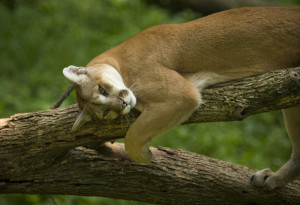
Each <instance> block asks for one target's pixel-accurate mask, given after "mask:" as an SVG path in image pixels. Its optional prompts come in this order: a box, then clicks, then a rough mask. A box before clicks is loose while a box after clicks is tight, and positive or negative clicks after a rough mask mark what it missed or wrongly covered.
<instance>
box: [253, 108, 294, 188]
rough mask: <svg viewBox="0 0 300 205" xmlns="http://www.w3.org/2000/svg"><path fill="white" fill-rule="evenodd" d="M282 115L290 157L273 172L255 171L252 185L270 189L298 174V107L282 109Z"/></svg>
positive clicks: (265, 170) (283, 183)
mask: <svg viewBox="0 0 300 205" xmlns="http://www.w3.org/2000/svg"><path fill="white" fill-rule="evenodd" d="M283 116H284V121H285V126H286V130H287V133H288V135H289V138H290V140H291V143H292V147H293V152H292V155H291V158H290V160H289V161H288V162H287V163H285V164H284V165H283V166H282V167H281V168H280V169H279V170H278V171H277V172H275V173H273V172H271V171H270V170H269V169H264V170H261V171H258V172H256V173H255V174H254V175H253V176H252V178H251V179H252V184H253V185H254V186H257V187H264V188H265V189H267V190H272V189H275V188H277V187H282V186H284V185H286V184H287V183H288V182H290V181H292V180H294V179H296V178H297V177H298V176H300V107H294V108H289V109H285V110H283Z"/></svg>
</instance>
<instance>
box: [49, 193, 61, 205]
mask: <svg viewBox="0 0 300 205" xmlns="http://www.w3.org/2000/svg"><path fill="white" fill-rule="evenodd" d="M50 198H51V200H52V202H53V204H54V205H59V204H58V203H57V201H56V199H55V198H54V196H53V195H50Z"/></svg>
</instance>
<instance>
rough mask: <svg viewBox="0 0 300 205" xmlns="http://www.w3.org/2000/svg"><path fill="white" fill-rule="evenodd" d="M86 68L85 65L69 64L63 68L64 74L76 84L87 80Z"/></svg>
mask: <svg viewBox="0 0 300 205" xmlns="http://www.w3.org/2000/svg"><path fill="white" fill-rule="evenodd" d="M87 73H88V70H87V69H86V68H85V67H76V66H73V65H70V66H69V67H66V68H64V69H63V74H64V76H65V77H66V78H67V79H69V80H70V81H72V82H73V83H75V84H77V85H82V84H84V83H86V82H87V81H88V75H87Z"/></svg>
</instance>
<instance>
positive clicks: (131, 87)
mask: <svg viewBox="0 0 300 205" xmlns="http://www.w3.org/2000/svg"><path fill="white" fill-rule="evenodd" d="M139 81H140V79H137V80H136V81H135V82H134V83H133V84H132V85H131V86H130V87H129V89H130V90H132V89H133V86H134V85H135V84H136V83H137V82H139Z"/></svg>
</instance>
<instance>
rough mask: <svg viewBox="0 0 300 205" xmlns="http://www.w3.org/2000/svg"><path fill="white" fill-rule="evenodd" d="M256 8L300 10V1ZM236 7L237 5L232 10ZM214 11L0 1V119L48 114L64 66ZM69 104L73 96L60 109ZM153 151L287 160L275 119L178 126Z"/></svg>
mask: <svg viewBox="0 0 300 205" xmlns="http://www.w3.org/2000/svg"><path fill="white" fill-rule="evenodd" d="M174 2H175V3H174ZM187 2H188V1H187ZM260 2H263V3H266V4H271V5H273V4H274V5H297V4H298V5H300V2H299V1H297V0H288V1H272V2H271V1H260ZM180 3H181V4H180ZM174 5H175V6H174ZM178 5H179V6H178ZM238 6H242V5H230V6H229V7H238ZM220 9H223V8H220ZM225 9H227V7H226V8H225ZM217 10H218V9H217ZM217 10H216V11H217ZM214 11H215V10H213V11H210V10H207V9H205V8H204V9H203V10H201V9H198V10H197V9H195V6H193V5H192V6H190V5H184V4H182V1H178V3H177V2H176V1H171V0H157V1H155V0H85V1H83V0H63V1H58V0H43V1H41V0H27V1H25V0H23V1H21V0H2V1H0V62H1V68H0V85H1V87H0V90H1V92H0V118H5V117H8V116H10V115H13V114H14V113H19V112H31V111H36V110H43V109H48V108H49V107H50V106H51V104H52V103H53V102H54V101H55V100H56V99H57V98H58V97H59V95H60V94H61V93H62V92H63V91H64V90H65V89H66V88H67V87H68V86H69V85H70V83H69V82H68V81H67V80H66V79H65V78H64V77H63V75H62V69H63V68H64V67H66V66H68V65H78V66H84V65H85V64H87V63H88V61H89V60H91V59H92V58H93V57H94V56H96V55H98V54H99V53H101V52H103V51H105V50H107V49H109V48H111V47H113V46H115V45H117V44H119V43H121V42H122V41H124V40H126V39H127V38H129V37H130V36H132V35H133V34H135V33H137V32H139V31H141V30H142V29H145V28H147V27H149V26H152V25H156V24H162V23H179V22H184V21H189V20H192V19H196V18H198V17H201V16H203V15H206V14H209V13H211V12H214ZM74 103H76V100H75V94H74V92H73V93H72V94H71V96H70V97H69V98H68V99H66V100H65V102H64V103H63V106H66V105H70V104H74ZM152 145H153V146H159V145H160V146H167V147H174V148H180V149H185V150H188V151H192V152H196V153H201V154H204V155H207V156H210V157H213V158H217V159H222V160H225V161H230V162H234V163H238V164H242V165H246V166H248V167H251V168H256V169H262V168H265V167H270V168H271V169H273V170H276V169H278V168H279V167H280V166H281V165H282V164H283V163H284V162H285V161H286V160H287V159H288V158H289V155H290V153H291V145H290V142H289V140H288V137H287V135H286V133H285V129H284V125H283V119H282V116H281V113H280V112H273V113H265V114H260V115H258V116H252V117H249V118H247V119H246V120H244V121H243V122H230V123H223V122H220V123H203V124H197V125H196V124H195V125H186V126H179V127H176V128H174V129H172V130H170V131H168V132H167V133H165V134H164V135H163V136H161V137H159V138H157V139H155V140H154V141H153V143H152ZM55 199H56V201H57V203H58V204H63V205H65V204H66V205H69V204H70V205H71V204H72V205H73V204H74V205H80V204H87V205H88V204H142V203H140V202H129V201H124V200H117V199H107V198H101V197H79V196H55ZM2 204H3V205H15V204H21V205H23V204H33V205H39V204H43V205H46V204H54V203H53V201H52V199H51V197H50V196H40V195H18V194H14V195H0V205H2Z"/></svg>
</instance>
